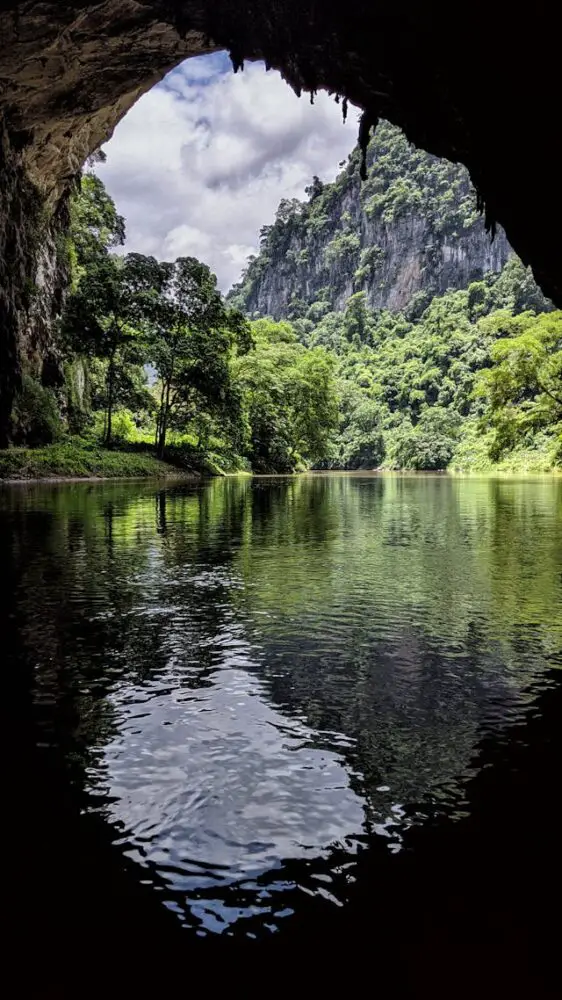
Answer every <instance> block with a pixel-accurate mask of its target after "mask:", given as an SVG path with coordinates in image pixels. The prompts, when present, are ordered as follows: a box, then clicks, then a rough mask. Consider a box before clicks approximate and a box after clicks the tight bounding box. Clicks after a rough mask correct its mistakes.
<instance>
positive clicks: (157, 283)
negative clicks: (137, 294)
mask: <svg viewBox="0 0 562 1000" xmlns="http://www.w3.org/2000/svg"><path fill="white" fill-rule="evenodd" d="M149 260H150V271H151V275H152V278H151V280H152V291H150V288H148V290H147V294H146V296H145V299H144V302H143V308H145V311H146V315H147V317H148V319H147V329H148V357H149V360H150V362H151V364H152V365H153V366H154V368H155V370H156V373H157V375H158V381H159V390H160V400H159V405H158V416H157V422H156V434H155V440H156V449H157V453H158V456H159V457H162V456H163V455H164V451H165V448H166V437H167V433H168V429H169V426H170V422H171V421H172V420H173V421H174V422H175V424H176V425H178V424H180V425H182V426H184V425H185V424H187V423H189V422H190V421H191V420H193V419H194V417H195V415H196V414H197V412H198V411H199V410H200V409H201V408H202V407H205V408H206V409H207V410H209V411H210V412H212V413H214V414H223V415H224V416H226V415H227V414H228V411H229V408H230V410H232V408H233V407H235V398H234V396H233V395H232V393H231V392H230V389H231V379H230V364H229V362H230V358H231V355H232V352H233V350H234V349H235V347H236V348H237V349H238V350H239V351H240V352H243V351H245V350H247V349H248V347H249V344H250V338H249V332H248V325H247V323H246V321H245V319H244V317H243V316H242V315H241V313H239V312H238V311H237V310H233V309H229V308H227V306H226V305H225V303H224V301H223V299H222V297H221V295H220V293H219V292H218V290H217V287H216V284H217V279H216V277H215V275H214V274H213V273H212V272H211V271H210V269H209V268H208V267H207V265H206V264H202V263H200V261H198V260H196V259H195V257H180V258H178V260H176V261H175V263H173V264H171V263H166V262H164V263H158V262H157V261H155V260H154V258H150V259H149ZM147 287H148V282H147ZM229 404H230V407H229Z"/></svg>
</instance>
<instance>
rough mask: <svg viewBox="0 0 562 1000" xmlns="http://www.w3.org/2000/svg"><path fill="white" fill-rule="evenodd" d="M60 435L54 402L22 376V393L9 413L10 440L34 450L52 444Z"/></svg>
mask: <svg viewBox="0 0 562 1000" xmlns="http://www.w3.org/2000/svg"><path fill="white" fill-rule="evenodd" d="M62 433H63V426H62V421H61V417H60V413H59V408H58V405H57V400H56V397H55V394H54V392H53V391H52V389H46V388H45V387H44V386H42V385H41V383H40V382H38V381H37V380H36V379H34V378H32V377H31V376H30V375H23V377H22V383H21V390H20V392H19V393H18V395H17V397H16V400H15V403H14V408H13V410H12V437H13V440H14V443H15V444H28V445H30V446H31V447H37V446H38V445H42V444H52V443H53V442H54V441H57V440H59V438H60V437H61V436H62Z"/></svg>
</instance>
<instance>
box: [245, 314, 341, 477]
mask: <svg viewBox="0 0 562 1000" xmlns="http://www.w3.org/2000/svg"><path fill="white" fill-rule="evenodd" d="M252 333H253V336H254V340H255V348H254V350H252V351H250V352H249V353H247V354H246V355H245V356H244V357H241V358H239V359H238V361H237V362H236V364H235V366H234V372H235V379H236V382H237V385H238V387H239V392H240V396H241V399H242V406H243V419H244V425H245V428H246V442H245V448H246V451H247V454H248V456H249V459H250V462H251V465H252V468H253V469H254V470H255V471H257V472H272V471H275V472H289V471H292V470H293V469H294V468H295V466H297V465H298V464H299V462H301V461H307V462H316V461H319V460H321V459H322V458H323V457H324V456H325V455H326V454H327V452H328V450H329V438H330V434H331V431H332V430H333V428H334V426H335V424H336V422H337V399H336V393H335V384H334V380H333V363H332V359H331V358H330V356H329V355H328V354H327V352H326V351H324V350H323V349H322V348H315V349H312V350H307V349H306V348H305V347H303V346H302V344H299V343H298V342H297V340H296V337H295V334H294V332H293V330H292V328H291V326H290V324H289V323H274V322H272V321H271V320H258V321H257V322H255V323H253V324H252Z"/></svg>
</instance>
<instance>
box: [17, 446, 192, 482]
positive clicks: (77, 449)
mask: <svg viewBox="0 0 562 1000" xmlns="http://www.w3.org/2000/svg"><path fill="white" fill-rule="evenodd" d="M201 474H202V470H201V469H197V468H191V467H188V466H185V467H184V468H182V467H181V466H179V465H176V464H171V463H170V462H162V461H160V460H159V459H157V458H155V457H154V456H153V455H150V454H148V453H145V452H139V451H116V450H113V449H111V450H110V449H107V448H102V447H101V446H100V445H96V444H90V443H86V442H78V443H77V442H74V441H70V442H64V443H61V444H52V445H47V446H46V447H44V448H8V449H7V450H6V451H2V452H0V481H3V482H17V481H20V482H21V481H28V480H36V479H37V480H40V479H49V480H65V481H66V480H80V479H133V478H134V479H137V478H155V477H158V478H160V479H167V478H172V477H175V478H177V477H178V476H179V477H182V476H199V475H201Z"/></svg>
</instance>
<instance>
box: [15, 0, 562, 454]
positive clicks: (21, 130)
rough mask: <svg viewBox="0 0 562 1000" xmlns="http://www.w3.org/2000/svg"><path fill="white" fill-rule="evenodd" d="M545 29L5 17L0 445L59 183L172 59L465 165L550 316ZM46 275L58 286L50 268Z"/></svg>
mask: <svg viewBox="0 0 562 1000" xmlns="http://www.w3.org/2000/svg"><path fill="white" fill-rule="evenodd" d="M557 13H558V12H557V8H556V5H554V4H542V3H536V4H534V5H527V6H526V7H525V9H524V15H521V16H515V15H514V14H513V11H512V8H511V7H509V8H508V7H507V5H505V4H504V3H503V2H502V0H487V2H486V3H484V2H483V0H473V2H472V3H471V5H470V9H469V10H468V11H467V12H466V14H465V17H464V18H463V19H460V18H456V17H452V16H451V11H450V5H449V4H444V3H443V2H442V0H429V2H428V3H425V4H422V5H420V4H419V2H418V0H404V2H403V3H401V4H396V3H394V4H391V3H388V0H378V2H376V3H371V4H366V3H365V2H364V0H347V2H346V3H345V4H337V3H334V4H321V3H318V2H317V0H267V2H266V0H257V2H256V3H252V4H249V3H243V2H242V0H213V3H209V2H208V0H104V2H96V3H86V2H84V0H80V2H77V0H71V2H68V3H64V4H61V3H58V2H54V0H52V2H48V0H45V2H41V3H39V2H27V0H26V2H16V0H7V2H5V3H4V4H2V10H1V12H0V104H1V110H0V116H1V117H2V125H1V129H0V130H1V132H2V162H1V164H0V175H1V176H0V199H1V200H0V259H1V261H2V264H1V270H0V280H1V282H2V289H1V291H0V303H1V304H0V323H1V330H0V338H1V341H2V343H1V346H0V366H1V369H2V374H1V376H0V379H1V383H0V391H1V392H2V400H1V402H0V424H1V425H2V427H1V428H0V436H1V435H2V434H4V436H5V433H6V430H5V414H6V413H7V412H9V410H10V407H11V394H12V393H13V389H14V387H15V385H16V384H17V378H18V369H19V366H20V364H21V358H22V357H23V355H24V353H25V351H24V350H23V346H24V341H22V336H23V334H22V331H23V330H25V329H27V327H28V322H29V311H26V304H25V297H26V287H27V286H28V284H29V282H31V284H30V285H29V289H30V290H31V285H33V286H34V287H37V285H38V282H37V280H36V279H37V277H38V273H39V260H40V259H42V260H43V262H45V248H46V247H47V246H49V245H56V233H57V231H60V229H61V227H62V225H63V222H64V215H65V213H64V200H65V197H66V193H67V191H68V187H69V185H70V184H71V182H72V178H73V176H74V175H75V173H76V171H77V170H78V168H79V167H80V165H81V163H82V162H83V160H84V158H85V156H86V155H87V154H88V153H89V152H91V151H92V150H93V149H95V148H96V147H97V146H98V145H99V144H100V142H101V141H102V140H103V139H105V138H107V137H108V135H109V134H110V133H111V131H112V129H113V128H114V126H115V125H116V123H117V122H118V121H119V119H120V118H121V117H122V115H123V114H124V113H125V112H126V111H127V109H128V108H129V107H130V106H131V104H132V103H133V102H134V101H135V100H136V98H137V97H138V95H139V94H140V93H142V92H143V91H144V90H146V89H148V88H149V87H150V86H152V85H153V84H154V83H155V82H156V81H157V80H158V79H159V78H160V77H161V76H162V75H163V74H164V73H165V72H166V70H168V69H170V68H171V67H172V66H174V65H175V64H177V63H178V62H180V61H181V60H182V59H183V58H185V57H187V56H189V55H197V54H201V53H203V52H206V51H211V50H213V49H216V48H227V49H228V50H229V51H230V52H231V54H232V57H233V61H234V62H235V63H236V64H240V63H241V62H242V60H243V59H244V58H248V59H252V58H264V59H265V60H266V61H267V62H268V63H269V64H270V65H271V66H274V67H276V68H278V69H280V70H281V71H282V72H283V73H284V75H285V77H286V78H287V80H288V81H289V83H291V85H292V86H293V87H294V88H295V89H297V90H299V91H300V90H310V91H314V90H317V89H319V88H321V87H324V88H327V89H329V90H332V91H333V92H336V93H339V94H341V95H342V96H345V97H347V98H349V100H351V101H353V103H355V104H357V105H358V106H360V107H362V108H364V109H365V110H366V112H367V118H366V120H365V125H368V124H369V122H370V121H374V120H375V119H376V118H378V117H384V118H386V119H388V120H390V121H392V122H393V123H394V124H396V125H398V126H400V127H401V128H402V129H403V130H404V131H405V133H406V134H407V136H408V137H409V139H411V140H412V141H413V142H414V143H416V145H418V146H421V147H423V148H425V149H427V150H429V151H430V152H432V153H434V154H436V155H438V156H446V157H448V158H449V159H451V160H454V161H460V162H462V163H464V164H465V165H466V166H467V167H468V169H469V171H470V174H471V177H472V180H473V182H474V184H475V187H476V188H477V189H478V191H479V192H480V194H481V196H482V198H483V200H484V202H485V204H486V209H487V214H488V219H489V221H491V220H492V219H494V220H497V221H498V222H500V223H501V224H502V225H503V227H504V229H505V231H506V233H507V237H508V239H509V241H510V243H511V245H512V246H513V247H514V249H515V250H516V252H517V253H518V254H519V255H520V256H521V258H522V259H523V261H524V262H525V263H526V264H531V265H532V266H533V270H534V273H535V277H536V278H537V281H538V282H539V284H541V286H542V288H543V290H544V291H545V293H546V294H547V295H548V296H549V297H551V298H552V299H553V300H554V301H555V302H557V303H562V267H561V251H560V246H561V241H560V232H561V230H562V203H561V197H560V183H559V159H558V157H557V156H556V155H553V154H552V153H551V145H552V143H551V142H550V140H549V136H550V135H552V134H553V133H554V132H555V130H556V129H557V128H558V118H559V111H560V104H561V102H560V89H561V82H560V73H559V59H558V46H559V33H558V26H557ZM531 121H532V125H533V128H532V135H533V136H534V137H536V138H535V140H533V138H532V137H531V136H530V135H529V129H528V127H527V126H528V123H529V122H531ZM364 131H366V129H364ZM34 189H35V191H34ZM33 192H34V193H33ZM34 195H35V196H36V198H35V197H34ZM30 199H31V201H32V202H33V203H34V205H35V207H36V209H37V210H36V211H35V210H34V211H33V212H29V211H28V208H29V205H30ZM49 234H50V235H49ZM49 241H52V242H51V243H50V242H49ZM48 270H49V271H50V272H54V271H56V270H57V268H56V267H55V266H54V265H53V259H52V260H51V264H50V265H49V268H48ZM40 291H41V290H40ZM59 292H60V289H57V290H56V294H55V300H56V299H57V296H58V295H59ZM41 294H45V289H43V292H42V293H41ZM52 308H53V307H51V306H50V305H48V304H47V305H44V306H42V307H41V308H40V309H37V308H36V309H35V312H34V314H33V315H38V314H39V315H41V316H43V317H46V316H47V315H49V313H50V312H51V311H52ZM54 308H55V311H56V306H55V307H54ZM24 314H25V315H24ZM41 336H43V334H41ZM48 339H49V338H48V337H47V340H48ZM51 348H52V343H48V342H45V343H44V344H43V346H42V348H41V351H42V353H43V354H44V355H45V356H46V355H48V354H49V352H50V350H51Z"/></svg>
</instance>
